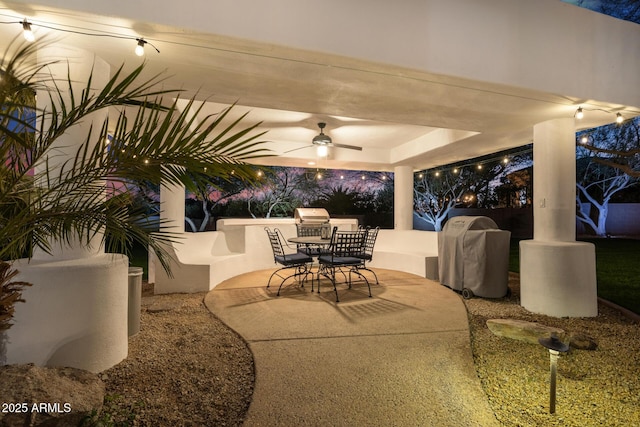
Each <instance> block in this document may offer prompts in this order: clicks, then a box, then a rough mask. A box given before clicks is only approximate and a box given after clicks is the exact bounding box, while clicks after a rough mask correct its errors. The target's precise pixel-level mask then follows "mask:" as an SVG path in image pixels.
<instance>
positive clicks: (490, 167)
mask: <svg viewBox="0 0 640 427" xmlns="http://www.w3.org/2000/svg"><path fill="white" fill-rule="evenodd" d="M530 165H531V147H530V146H524V147H518V148H516V149H513V150H509V151H507V152H503V153H495V154H492V155H490V156H484V157H480V158H476V159H473V160H469V161H466V162H464V163H463V164H462V165H448V166H446V167H440V168H437V169H431V170H428V171H425V172H423V173H421V174H419V175H418V176H417V179H416V181H415V182H414V212H415V214H416V215H417V216H418V217H419V218H420V219H421V220H423V221H425V222H427V223H428V224H431V225H432V226H433V228H434V229H435V230H436V231H440V230H442V226H443V225H444V222H445V221H446V219H447V217H448V215H449V213H450V212H451V210H452V209H453V208H455V207H474V208H477V207H479V208H485V209H489V208H494V207H496V206H498V205H499V204H500V200H499V195H498V193H497V192H496V188H498V187H499V186H500V184H502V185H505V184H509V182H508V181H509V178H508V177H509V176H510V175H511V174H513V173H514V172H515V171H518V170H520V169H522V168H526V167H528V166H530Z"/></svg>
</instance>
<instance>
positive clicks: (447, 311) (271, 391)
mask: <svg viewBox="0 0 640 427" xmlns="http://www.w3.org/2000/svg"><path fill="white" fill-rule="evenodd" d="M377 272H378V277H379V279H380V285H372V287H371V289H372V292H373V298H369V297H368V294H367V290H366V286H365V287H363V286H359V285H356V284H354V287H353V289H351V290H349V291H347V290H345V289H346V286H345V285H339V287H340V299H341V302H340V303H339V304H336V303H335V296H334V293H333V289H332V287H331V286H330V285H329V284H328V282H327V285H326V286H323V287H322V292H321V293H320V294H317V293H311V292H310V286H309V289H306V288H305V289H301V288H299V287H297V285H291V286H288V287H283V290H282V292H281V295H280V297H276V295H275V293H276V290H277V289H270V290H267V289H265V287H264V283H266V279H267V278H268V274H267V273H268V271H264V270H263V271H257V272H252V273H247V274H244V275H241V276H237V277H235V278H233V279H230V280H227V281H225V282H223V283H221V284H220V285H218V286H217V287H216V288H215V289H214V290H213V291H211V292H209V293H208V294H207V295H206V298H205V304H206V305H207V307H208V308H209V309H210V310H211V312H213V313H214V314H215V315H216V316H218V317H219V318H220V319H221V320H222V321H223V322H225V323H226V324H227V325H228V326H229V327H231V328H232V329H234V330H235V331H236V332H238V333H239V334H240V335H241V336H242V337H243V338H244V339H245V340H246V341H247V342H248V344H249V348H250V349H251V351H252V352H253V356H254V363H255V372H256V383H255V389H254V394H253V399H252V403H251V406H250V407H249V412H248V415H247V419H246V421H245V424H244V425H247V426H251V425H334V426H339V425H372V424H373V425H397V426H402V425H406V426H415V425H438V426H458V425H482V426H490V425H497V423H496V420H495V417H494V415H493V413H492V411H491V409H490V408H489V405H488V402H487V399H486V396H485V394H484V393H483V391H482V389H481V387H480V382H479V380H478V377H477V375H476V373H475V369H474V366H473V360H472V357H471V348H470V344H469V325H468V320H467V314H466V310H465V307H464V304H463V303H462V301H461V299H460V297H459V296H458V295H457V294H455V293H454V292H453V291H451V290H450V289H449V288H446V287H444V286H441V285H440V284H438V283H437V282H434V281H430V280H427V279H423V278H420V277H418V276H415V275H412V274H407V273H402V272H397V271H391V270H382V269H379V270H377ZM290 282H291V281H289V282H288V283H290Z"/></svg>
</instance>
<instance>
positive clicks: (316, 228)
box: [293, 208, 331, 239]
mask: <svg viewBox="0 0 640 427" xmlns="http://www.w3.org/2000/svg"><path fill="white" fill-rule="evenodd" d="M293 218H294V219H295V221H296V228H297V231H298V236H321V237H322V238H323V239H328V238H330V237H331V226H330V225H329V219H330V218H329V212H327V210H326V209H324V208H297V209H296V210H295V211H294V214H293Z"/></svg>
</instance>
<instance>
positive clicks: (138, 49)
mask: <svg viewBox="0 0 640 427" xmlns="http://www.w3.org/2000/svg"><path fill="white" fill-rule="evenodd" d="M136 41H137V42H138V45H137V46H136V55H138V56H142V55H144V45H145V44H147V41H146V40H145V39H136Z"/></svg>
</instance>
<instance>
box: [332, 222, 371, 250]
mask: <svg viewBox="0 0 640 427" xmlns="http://www.w3.org/2000/svg"><path fill="white" fill-rule="evenodd" d="M366 237H367V232H366V230H358V231H338V227H334V229H333V234H332V236H331V254H332V255H333V256H339V257H348V256H353V257H355V256H358V255H360V254H361V253H362V252H363V251H364V245H365V239H366Z"/></svg>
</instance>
